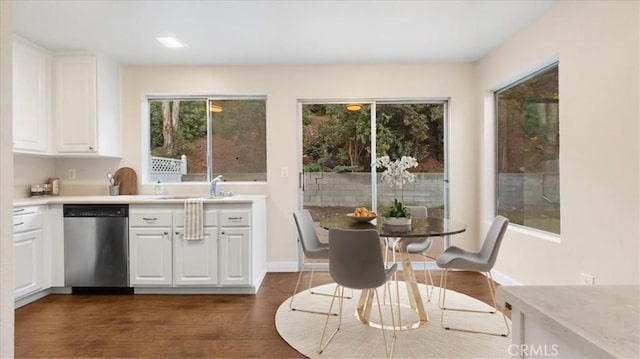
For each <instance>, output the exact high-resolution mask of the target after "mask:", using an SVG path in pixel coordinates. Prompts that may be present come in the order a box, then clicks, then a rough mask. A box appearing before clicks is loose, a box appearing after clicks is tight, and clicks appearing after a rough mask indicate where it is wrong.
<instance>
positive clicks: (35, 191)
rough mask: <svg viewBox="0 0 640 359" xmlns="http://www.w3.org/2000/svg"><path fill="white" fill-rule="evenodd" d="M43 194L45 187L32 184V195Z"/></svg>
mask: <svg viewBox="0 0 640 359" xmlns="http://www.w3.org/2000/svg"><path fill="white" fill-rule="evenodd" d="M43 194H44V188H42V186H40V185H39V184H34V185H31V196H32V197H39V196H42V195H43Z"/></svg>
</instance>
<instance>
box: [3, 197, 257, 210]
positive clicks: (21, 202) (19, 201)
mask: <svg viewBox="0 0 640 359" xmlns="http://www.w3.org/2000/svg"><path fill="white" fill-rule="evenodd" d="M197 197H198V196H193V197H192V198H197ZM186 198H187V196H175V197H173V198H172V197H171V196H169V198H166V197H163V196H154V195H136V196H50V197H31V198H16V199H15V200H14V201H13V205H14V207H21V206H33V205H40V204H69V203H73V204H81V203H86V204H96V203H127V204H181V203H184V202H185V199H186ZM258 198H266V196H265V195H236V196H232V197H216V198H205V199H204V203H216V204H224V203H228V204H234V203H235V204H239V203H252V202H253V201H254V200H255V199H258Z"/></svg>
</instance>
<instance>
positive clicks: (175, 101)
mask: <svg viewBox="0 0 640 359" xmlns="http://www.w3.org/2000/svg"><path fill="white" fill-rule="evenodd" d="M266 122H267V121H266V100H265V99H264V98H212V97H202V98H195V97H194V98H150V99H149V127H150V128H149V134H150V139H149V145H150V148H149V153H150V158H149V161H150V166H149V169H150V173H149V176H148V178H149V179H150V181H151V182H155V181H158V180H161V181H163V182H167V183H176V182H193V181H195V182H204V181H208V180H209V179H211V178H213V177H214V176H217V175H220V174H221V175H223V176H224V180H225V181H266V179H267V153H266V152H267V151H266V148H267V145H266Z"/></svg>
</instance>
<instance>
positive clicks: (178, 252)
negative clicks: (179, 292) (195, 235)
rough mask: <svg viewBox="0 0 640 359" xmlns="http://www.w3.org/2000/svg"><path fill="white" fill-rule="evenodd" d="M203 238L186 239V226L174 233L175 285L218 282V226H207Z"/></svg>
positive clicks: (214, 283) (213, 283) (212, 283)
mask: <svg viewBox="0 0 640 359" xmlns="http://www.w3.org/2000/svg"><path fill="white" fill-rule="evenodd" d="M203 234H204V238H203V239H201V240H185V239H184V238H183V237H184V228H183V227H178V228H177V229H176V230H175V231H174V233H173V235H174V237H173V259H174V262H173V283H174V284H175V285H216V284H218V228H216V227H205V228H204V232H203Z"/></svg>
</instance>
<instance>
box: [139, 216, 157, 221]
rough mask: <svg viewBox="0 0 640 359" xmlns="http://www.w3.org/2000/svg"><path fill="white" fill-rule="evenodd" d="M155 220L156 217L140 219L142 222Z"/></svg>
mask: <svg viewBox="0 0 640 359" xmlns="http://www.w3.org/2000/svg"><path fill="white" fill-rule="evenodd" d="M157 219H158V217H154V218H149V217H142V220H143V221H156V220H157Z"/></svg>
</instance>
